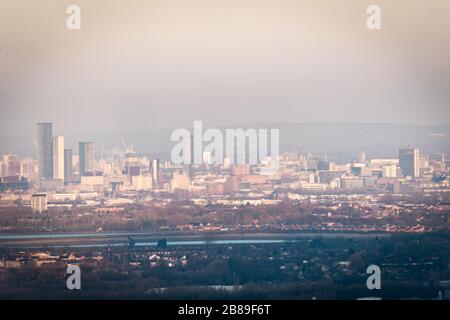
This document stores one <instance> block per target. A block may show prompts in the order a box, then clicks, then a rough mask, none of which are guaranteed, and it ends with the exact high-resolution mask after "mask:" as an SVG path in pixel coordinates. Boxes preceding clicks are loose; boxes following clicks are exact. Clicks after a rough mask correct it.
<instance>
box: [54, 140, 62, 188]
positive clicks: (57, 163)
mask: <svg viewBox="0 0 450 320" xmlns="http://www.w3.org/2000/svg"><path fill="white" fill-rule="evenodd" d="M53 179H58V180H64V137H63V136H57V137H53Z"/></svg>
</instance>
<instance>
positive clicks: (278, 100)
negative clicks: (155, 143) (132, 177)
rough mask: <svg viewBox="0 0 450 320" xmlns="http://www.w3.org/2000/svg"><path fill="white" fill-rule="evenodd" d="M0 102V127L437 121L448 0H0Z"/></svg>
mask: <svg viewBox="0 0 450 320" xmlns="http://www.w3.org/2000/svg"><path fill="white" fill-rule="evenodd" d="M70 4H77V5H79V6H80V7H81V30H77V31H69V30H68V29H66V19H67V17H68V14H66V8H67V6H68V5H70ZM370 4H377V5H379V6H380V7H381V14H382V30H380V31H369V30H368V29H367V27H366V19H367V16H368V15H367V13H366V9H367V7H368V5H370ZM0 110H1V113H0V135H5V134H11V133H12V134H16V133H26V134H29V133H34V132H35V131H36V125H35V123H36V122H38V121H53V122H55V131H56V132H57V133H58V134H64V133H78V132H90V131H110V130H121V131H129V130H149V129H157V128H174V127H185V126H190V125H192V122H193V121H194V120H203V121H204V122H205V123H206V125H208V126H220V125H227V124H229V125H232V124H248V123H257V122H275V121H276V122H279V121H289V122H315V121H326V122H331V121H357V122H402V123H419V124H450V117H449V116H450V1H448V0H430V1H426V0H420V1H414V0H395V1H381V0H372V1H361V0H353V1H350V0H340V1H335V0H327V1H324V0H311V1H306V0H270V1H264V0H254V1H248V0H239V1H237V0H236V1H235V0H226V1H225V0H222V1H218V0H204V1H199V0H160V1H152V0H127V1H124V0H108V1H100V0H72V1H63V0H39V1H32V0H27V1H25V0H2V1H0Z"/></svg>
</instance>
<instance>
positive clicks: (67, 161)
mask: <svg viewBox="0 0 450 320" xmlns="http://www.w3.org/2000/svg"><path fill="white" fill-rule="evenodd" d="M72 177H73V171H72V149H64V182H65V183H69V182H72V179H73V178H72Z"/></svg>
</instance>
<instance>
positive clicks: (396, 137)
mask: <svg viewBox="0 0 450 320" xmlns="http://www.w3.org/2000/svg"><path fill="white" fill-rule="evenodd" d="M240 127H242V128H244V129H246V128H250V127H251V128H257V129H258V128H268V129H270V128H278V129H280V147H281V151H282V152H283V151H295V152H305V151H310V152H312V153H316V154H328V155H329V157H330V158H331V159H333V158H336V157H339V158H340V159H342V160H350V159H356V157H357V155H358V152H359V151H360V150H364V151H365V152H366V154H367V156H369V157H396V156H397V152H398V149H399V148H401V147H405V146H407V145H411V146H416V147H418V148H420V149H421V150H423V151H424V152H426V153H429V154H433V153H435V152H445V153H447V154H449V155H450V126H446V125H407V124H362V123H332V124H330V123H270V124H254V125H249V126H246V127H245V126H240ZM230 128H232V127H230ZM234 128H237V127H234ZM188 129H189V128H188ZM220 129H223V128H220ZM171 132H172V130H157V131H136V132H103V133H84V134H79V135H66V136H65V142H66V148H73V149H74V154H77V153H78V152H77V149H78V144H77V143H78V141H81V140H89V141H94V143H95V149H96V153H97V154H99V153H100V152H101V151H102V149H103V148H104V151H105V154H107V153H109V152H110V151H111V150H120V149H122V142H121V138H123V139H124V140H125V142H126V143H127V144H130V145H133V146H134V148H135V150H136V151H137V152H138V153H140V154H141V155H147V156H149V157H160V158H163V159H164V158H166V159H168V158H169V155H170V150H171V148H172V146H173V145H174V144H173V143H172V142H171V141H170V134H171ZM35 140H36V138H35V137H33V136H26V135H21V136H20V135H19V136H3V137H0V154H8V153H12V154H18V155H21V156H27V155H28V156H34V155H35V153H36V151H35V150H36V148H35V142H34V141H35Z"/></svg>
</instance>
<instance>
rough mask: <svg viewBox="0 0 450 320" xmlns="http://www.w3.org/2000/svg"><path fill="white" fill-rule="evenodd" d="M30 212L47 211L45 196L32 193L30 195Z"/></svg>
mask: <svg viewBox="0 0 450 320" xmlns="http://www.w3.org/2000/svg"><path fill="white" fill-rule="evenodd" d="M31 210H32V211H33V212H37V213H42V212H45V211H47V194H45V193H34V194H32V195H31Z"/></svg>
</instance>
